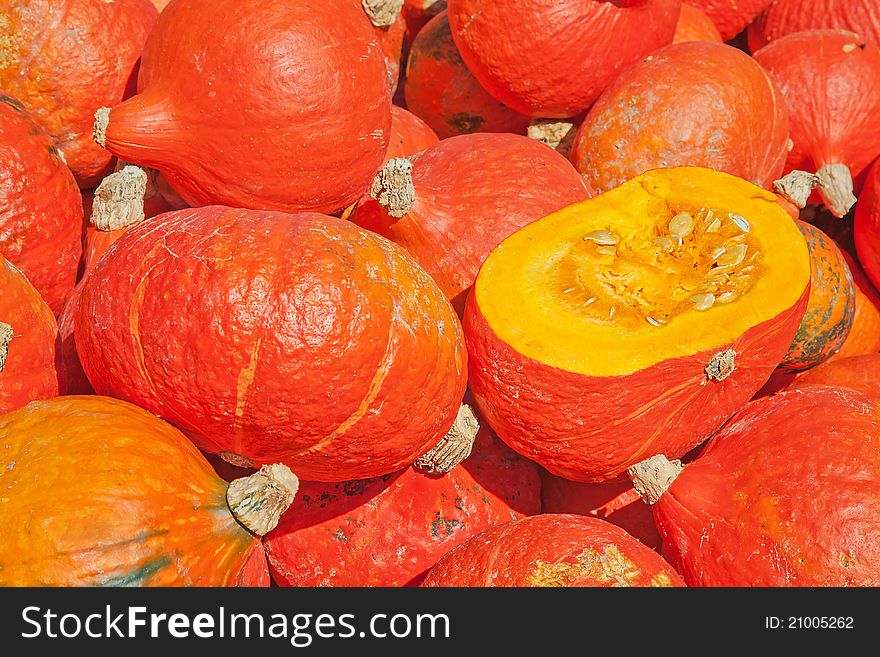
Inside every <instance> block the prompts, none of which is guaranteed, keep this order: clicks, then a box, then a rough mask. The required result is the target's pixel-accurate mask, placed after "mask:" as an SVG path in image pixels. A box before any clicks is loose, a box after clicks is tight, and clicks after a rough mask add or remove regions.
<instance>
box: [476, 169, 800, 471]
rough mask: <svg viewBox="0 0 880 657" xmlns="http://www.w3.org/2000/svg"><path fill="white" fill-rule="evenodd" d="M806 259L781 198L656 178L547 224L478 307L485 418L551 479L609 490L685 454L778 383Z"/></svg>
mask: <svg viewBox="0 0 880 657" xmlns="http://www.w3.org/2000/svg"><path fill="white" fill-rule="evenodd" d="M809 285H810V258H809V253H808V250H807V245H806V243H805V241H804V238H803V236H802V235H801V233H800V231H799V230H798V228H797V225H796V224H795V223H794V221H793V220H792V219H791V217H790V216H789V215H788V214H787V213H786V212H785V211H784V210H783V209H782V208H781V206H779V205H778V204H777V203H776V197H775V196H774V195H773V194H772V193H770V192H767V191H765V190H763V189H761V188H759V187H757V186H755V185H753V184H751V183H748V182H746V181H744V180H741V179H739V178H736V177H734V176H731V175H728V174H725V173H721V172H716V171H712V170H709V169H703V168H697V167H678V168H670V169H658V170H655V171H650V172H647V173H645V174H643V175H640V176H637V177H636V178H634V179H632V180H630V181H629V182H627V183H624V184H623V185H621V186H620V187H617V188H616V189H613V190H611V191H609V192H607V193H605V194H602V195H600V196H598V197H595V198H593V199H591V200H588V201H583V202H581V203H577V204H574V205H572V206H569V207H567V208H565V209H563V210H560V211H559V212H556V213H554V214H551V215H549V216H547V217H545V218H543V219H540V220H538V221H536V222H534V223H532V224H530V225H528V226H526V227H525V228H523V229H522V230H520V231H518V232H517V233H515V234H513V235H512V236H511V237H509V238H508V239H507V240H505V241H504V242H502V243H501V245H499V246H498V248H496V249H495V250H494V251H493V252H492V253H491V254H490V255H489V257H488V259H487V260H486V262H485V264H484V265H483V267H482V269H481V270H480V273H479V276H478V277H477V281H476V284H475V288H474V290H473V292H472V293H471V295H470V296H469V298H468V302H467V307H466V311H465V318H464V324H465V334H466V337H467V342H468V352H469V358H470V386H471V390H472V392H473V395H474V398H475V400H476V401H477V404H478V406H479V408H480V410H481V411H482V412H483V414H484V415H485V418H486V420H487V421H488V422H489V424H490V425H491V426H492V427H493V429H495V431H496V432H497V433H498V434H499V436H500V437H501V438H502V439H503V440H505V441H506V442H507V443H508V444H509V445H511V447H513V448H514V449H515V450H517V451H518V452H520V453H522V454H523V455H525V456H527V457H528V458H531V459H533V460H535V461H537V462H538V463H540V464H541V465H543V466H544V467H545V468H547V469H548V470H550V471H551V472H552V473H554V474H557V475H559V476H562V477H565V478H568V479H573V480H577V481H605V480H610V479H614V478H616V477H618V476H619V475H620V474H621V473H622V472H624V471H625V470H626V468H627V467H629V466H630V465H632V464H634V463H636V462H638V461H639V460H640V459H642V458H645V456H646V455H650V454H653V453H658V452H661V453H664V454H670V453H671V454H675V455H676V457H678V456H681V455H683V454H684V453H685V452H687V451H688V450H689V449H691V448H692V447H694V446H695V445H697V444H699V443H700V442H702V441H703V440H704V439H705V438H706V437H707V436H708V435H709V434H710V433H711V432H712V431H714V430H715V429H717V428H718V427H719V426H720V425H721V424H722V423H723V422H724V421H725V420H726V419H727V418H728V417H729V416H730V415H731V413H733V412H734V411H735V410H736V409H737V408H738V407H740V406H741V405H743V404H744V403H745V402H747V401H748V400H749V398H751V396H752V395H753V394H754V393H755V392H756V391H757V390H758V389H759V388H760V387H761V386H762V385H763V384H764V382H765V381H766V380H767V379H768V378H769V377H770V374H771V373H772V372H773V369H774V368H775V367H776V365H777V364H778V363H779V361H780V359H781V358H782V356H783V354H785V352H786V349H787V348H788V346H789V345H790V344H791V340H792V338H793V337H794V334H795V331H796V330H797V327H798V325H799V323H800V321H801V317H802V316H803V313H804V308H805V304H806V301H807V297H808V293H809Z"/></svg>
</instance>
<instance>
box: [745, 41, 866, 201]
mask: <svg viewBox="0 0 880 657" xmlns="http://www.w3.org/2000/svg"><path fill="white" fill-rule="evenodd" d="M754 59H755V61H757V62H758V63H759V64H760V65H761V66H762V67H763V68H764V70H766V71H767V73H768V75H769V76H770V77H771V78H772V79H773V82H774V83H775V84H776V87H777V88H778V89H779V91H780V93H781V94H782V98H783V100H784V103H785V107H786V109H787V111H788V120H789V132H790V134H791V139H792V141H793V142H794V148H793V149H792V150H791V152H790V153H789V154H788V157H787V159H786V162H785V172H786V173H787V172H789V171H791V170H793V169H800V170H805V171H809V172H811V173H812V172H815V171H816V170H817V169H819V168H820V167H821V166H823V165H825V164H831V163H841V164H845V165H846V166H847V167H848V168H849V170H850V172H851V174H852V176H853V177H856V176H858V175H860V174H861V173H862V171H863V170H864V169H865V168H866V167H867V166H868V165H869V164H870V163H871V162H872V161H873V160H874V159H875V158H876V157H877V156H878V155H880V126H878V125H877V122H876V121H874V120H873V117H874V116H876V115H877V114H878V113H880V46H877V45H874V44H873V43H868V42H866V41H865V40H864V39H863V38H862V37H860V36H858V35H856V34H853V33H852V32H846V31H844V30H812V31H808V32H801V33H797V34H790V35H787V36H784V37H782V38H780V39H778V40H776V41H773V42H772V43H770V44H769V45H767V46H765V47H764V48H761V49H760V50H758V51H757V52H756V53H755V54H754ZM815 200H816V201H817V202H819V197H818V196H815Z"/></svg>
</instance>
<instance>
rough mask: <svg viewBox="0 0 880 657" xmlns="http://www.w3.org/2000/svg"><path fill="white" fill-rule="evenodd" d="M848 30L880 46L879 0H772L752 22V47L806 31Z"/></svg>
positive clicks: (750, 36) (754, 48) (749, 33)
mask: <svg viewBox="0 0 880 657" xmlns="http://www.w3.org/2000/svg"><path fill="white" fill-rule="evenodd" d="M819 29H840V30H849V31H850V32H855V33H856V34H858V35H860V36H862V37H864V38H865V39H867V40H868V41H871V42H873V43H874V44H875V45H878V46H880V13H878V12H877V1H876V0H821V2H817V1H816V0H772V2H770V4H769V6H768V7H767V8H766V9H765V10H764V11H763V12H762V13H761V15H760V16H758V18H757V19H756V20H755V21H754V22H752V24H751V25H749V31H748V38H749V50H751V51H752V52H756V51H757V50H758V49H759V48H761V47H763V46H765V45H766V44H767V43H769V42H770V41H773V40H774V39H778V38H780V37H783V36H785V35H787V34H792V33H793V32H805V31H807V30H819Z"/></svg>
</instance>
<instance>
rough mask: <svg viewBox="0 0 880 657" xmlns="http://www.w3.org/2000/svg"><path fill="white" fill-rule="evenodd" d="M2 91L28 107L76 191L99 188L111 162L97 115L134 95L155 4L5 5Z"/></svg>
mask: <svg viewBox="0 0 880 657" xmlns="http://www.w3.org/2000/svg"><path fill="white" fill-rule="evenodd" d="M0 15H2V16H3V20H2V21H0V42H2V43H3V49H2V52H3V56H2V57H0V89H3V91H4V92H5V93H7V94H9V95H11V96H14V97H15V98H17V99H18V100H20V101H21V102H22V104H24V106H25V107H27V109H28V111H29V112H30V113H31V116H33V117H34V118H35V119H36V120H37V121H39V123H40V124H41V125H42V126H43V128H44V129H45V130H46V132H48V133H49V135H50V136H51V137H52V140H53V142H54V143H55V146H56V147H57V148H58V150H60V151H61V152H62V153H63V154H64V159H65V160H66V162H67V165H68V166H69V167H70V169H71V171H73V175H74V176H75V177H76V181H77V183H79V185H80V186H81V187H82V188H84V189H87V188H91V187H94V186H95V185H97V184H98V183H99V182H100V181H101V178H102V177H103V176H105V175H107V174H109V173H110V172H111V171H112V162H111V160H112V156H111V155H110V153H108V152H107V151H105V150H104V149H102V148H101V147H100V146H98V145H97V144H96V143H95V142H94V141H93V140H92V125H93V124H94V122H95V110H96V109H98V108H99V107H102V106H104V105H112V104H115V103H118V102H120V101H121V100H122V99H123V97H124V96H125V95H126V94H127V93H128V94H130V93H133V92H134V86H135V85H134V78H135V74H136V72H137V63H138V60H139V58H140V56H141V51H142V50H143V48H144V42H145V41H146V39H147V35H148V34H149V33H150V30H151V29H152V28H153V24H154V23H155V22H156V16H157V12H156V8H155V7H154V6H153V5H152V3H151V2H150V0H116V1H115V2H106V0H28V1H27V2H20V0H0Z"/></svg>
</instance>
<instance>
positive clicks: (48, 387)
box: [0, 257, 58, 415]
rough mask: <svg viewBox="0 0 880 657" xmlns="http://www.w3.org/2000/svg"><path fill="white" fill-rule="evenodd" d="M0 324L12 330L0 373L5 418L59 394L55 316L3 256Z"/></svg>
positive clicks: (0, 402) (0, 262) (0, 407)
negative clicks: (32, 403)
mask: <svg viewBox="0 0 880 657" xmlns="http://www.w3.org/2000/svg"><path fill="white" fill-rule="evenodd" d="M0 322H3V323H4V324H8V325H9V326H11V327H12V339H11V340H10V341H9V345H8V351H7V354H6V364H5V365H4V366H3V369H2V371H0V415H2V414H3V413H8V412H9V411H13V410H15V409H17V408H20V407H21V406H24V405H25V404H27V403H29V402H32V401H34V400H35V399H48V398H49V397H54V396H56V395H57V394H58V375H57V373H56V371H55V336H56V334H57V331H58V329H57V327H56V325H55V315H53V314H52V311H51V310H50V308H49V306H47V305H46V302H45V301H43V299H42V297H41V296H40V293H39V292H37V291H36V290H35V289H34V287H33V286H32V285H31V284H30V283H29V282H28V280H27V278H25V276H24V274H22V273H21V272H20V271H19V270H18V269H17V268H16V267H15V266H14V265H12V264H11V263H10V262H9V261H8V260H6V259H4V258H2V257H0Z"/></svg>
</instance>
